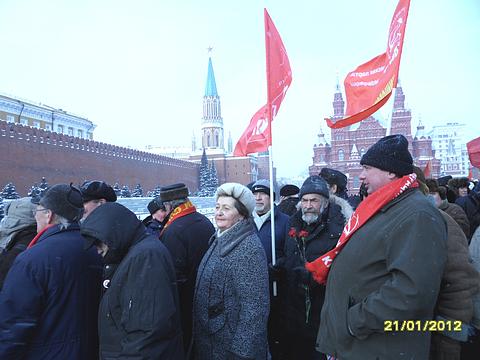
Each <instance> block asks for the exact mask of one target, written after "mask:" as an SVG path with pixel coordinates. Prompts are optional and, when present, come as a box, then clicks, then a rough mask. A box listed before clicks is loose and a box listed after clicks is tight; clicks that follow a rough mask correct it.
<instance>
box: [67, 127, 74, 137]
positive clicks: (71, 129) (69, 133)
mask: <svg viewBox="0 0 480 360" xmlns="http://www.w3.org/2000/svg"><path fill="white" fill-rule="evenodd" d="M68 135H70V136H73V128H71V127H69V128H68Z"/></svg>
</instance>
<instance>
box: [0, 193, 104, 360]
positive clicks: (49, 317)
mask: <svg viewBox="0 0 480 360" xmlns="http://www.w3.org/2000/svg"><path fill="white" fill-rule="evenodd" d="M82 211H83V202H82V195H81V193H80V191H79V190H78V189H77V188H75V187H72V186H71V185H67V184H58V185H54V186H52V187H50V188H49V189H48V190H47V191H46V192H45V193H44V194H43V196H42V197H41V198H40V200H39V202H38V204H37V206H36V209H35V210H34V213H35V219H36V222H37V232H38V234H37V236H36V237H35V238H34V239H33V240H32V241H31V242H30V244H29V246H28V248H27V250H25V251H24V252H22V253H21V254H20V255H18V256H17V258H16V259H15V261H14V263H13V265H12V267H11V268H10V271H9V273H8V275H7V277H6V279H5V283H4V286H3V288H2V291H1V292H0V359H59V360H60V359H74V360H81V359H96V358H97V356H98V336H97V312H98V304H99V300H100V291H99V290H100V287H99V285H100V282H101V275H102V265H101V258H100V256H99V255H98V254H97V252H96V251H95V250H94V249H93V248H92V249H90V250H89V251H85V250H84V239H83V237H82V236H81V235H80V229H79V226H78V220H79V219H80V218H81V216H82Z"/></svg>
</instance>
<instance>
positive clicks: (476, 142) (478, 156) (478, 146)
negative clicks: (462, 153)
mask: <svg viewBox="0 0 480 360" xmlns="http://www.w3.org/2000/svg"><path fill="white" fill-rule="evenodd" d="M467 151H468V157H469V158H470V163H471V164H472V165H473V166H475V167H477V168H480V137H478V138H476V139H473V140H472V141H469V142H468V143H467Z"/></svg>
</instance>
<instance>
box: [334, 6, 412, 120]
mask: <svg viewBox="0 0 480 360" xmlns="http://www.w3.org/2000/svg"><path fill="white" fill-rule="evenodd" d="M409 7H410V0H399V2H398V5H397V8H396V9H395V13H394V14H393V18H392V21H391V23H390V30H389V33H388V43H387V51H386V52H384V53H383V54H381V55H378V56H377V57H375V58H373V59H372V60H370V61H368V62H366V63H365V64H362V65H360V66H359V67H357V68H356V69H355V70H353V71H351V72H349V73H348V75H347V77H346V78H345V81H344V86H345V94H346V97H347V111H346V114H345V116H346V118H345V119H341V120H337V121H336V122H333V121H332V119H329V118H326V119H325V120H326V122H327V125H328V126H329V127H330V128H334V129H338V128H342V127H345V126H349V125H352V124H355V123H357V122H359V121H362V120H363V119H366V118H367V117H369V116H370V115H372V114H373V113H374V112H376V111H377V110H378V109H379V108H381V107H382V106H383V105H384V104H385V103H386V102H387V100H388V99H389V97H390V95H391V94H392V90H393V88H395V87H396V86H397V80H398V71H399V67H400V58H401V55H402V47H403V38H404V35H405V27H406V25H407V17H408V9H409Z"/></svg>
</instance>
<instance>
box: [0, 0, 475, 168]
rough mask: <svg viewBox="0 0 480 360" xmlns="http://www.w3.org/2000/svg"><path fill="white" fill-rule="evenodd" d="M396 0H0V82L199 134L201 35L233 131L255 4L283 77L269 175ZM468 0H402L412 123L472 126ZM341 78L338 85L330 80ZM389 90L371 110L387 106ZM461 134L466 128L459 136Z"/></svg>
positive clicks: (87, 110)
mask: <svg viewBox="0 0 480 360" xmlns="http://www.w3.org/2000/svg"><path fill="white" fill-rule="evenodd" d="M396 5H397V1H396V0H365V1H357V0H336V1H318V0H308V1H307V0H306V1H302V0H297V1H280V0H271V1H254V0H243V1H235V2H233V1H225V0H212V1H206V0H204V1H193V0H191V1H182V0H175V1H173V0H172V1H165V0H137V1H123V0H82V1H74V0H70V1H61V0H49V1H34V0H2V1H0V34H1V39H2V56H0V79H1V81H0V92H2V93H7V94H11V95H15V96H19V97H22V98H26V99H30V100H33V101H35V102H40V103H44V104H48V105H50V106H54V107H57V108H62V109H64V110H66V111H69V112H72V113H77V114H79V115H82V116H85V117H87V118H88V119H89V120H91V121H93V122H94V123H95V124H96V125H97V129H96V130H95V132H94V137H95V139H96V140H99V141H103V142H107V143H111V144H116V145H122V146H131V147H134V148H138V149H145V146H146V145H157V146H162V145H163V146H174V145H176V146H190V144H191V138H192V132H195V133H196V135H197V136H198V135H199V134H200V124H201V117H202V97H203V94H204V89H205V80H206V76H207V64H208V53H207V50H206V49H207V47H209V46H212V47H213V53H212V60H213V66H214V70H215V77H216V81H217V89H218V92H219V95H220V98H221V102H222V116H223V119H224V126H225V137H227V136H228V131H231V133H232V137H233V139H234V144H235V142H236V140H237V139H238V137H239V136H240V134H241V133H242V132H243V130H244V129H245V127H246V126H247V125H248V123H249V121H250V118H251V116H252V115H253V114H254V113H255V111H256V110H258V108H259V107H260V106H262V105H263V104H264V103H265V101H266V79H265V46H264V24H263V8H264V7H266V8H267V9H268V11H269V13H270V16H271V17H272V20H273V21H274V23H275V25H276V27H277V29H278V31H279V33H280V35H281V36H282V39H283V42H284V44H285V47H286V49H287V52H288V56H289V59H290V64H291V67H292V72H293V82H292V85H291V87H290V89H289V91H288V93H287V96H286V98H285V100H284V102H283V104H282V107H281V109H280V111H279V114H278V116H277V118H276V119H275V121H274V126H273V131H274V151H275V152H274V159H275V165H276V166H277V168H278V172H279V175H280V176H294V175H297V174H299V173H301V172H303V171H305V170H306V169H307V167H308V165H310V164H311V162H312V160H311V158H312V155H313V151H312V146H313V144H314V143H315V142H316V140H317V137H316V134H317V133H318V131H319V129H320V125H321V124H322V125H323V128H324V131H325V132H328V131H327V128H326V126H325V125H324V121H323V120H322V119H323V118H324V117H325V116H328V115H331V114H332V112H333V110H332V105H331V102H332V100H333V93H334V90H335V85H336V81H337V80H336V79H337V76H338V78H339V79H340V83H341V84H342V85H343V79H344V77H345V75H346V74H347V73H348V71H350V70H353V69H354V68H356V67H357V66H358V65H360V64H362V63H364V62H366V61H368V60H370V59H371V58H373V57H374V56H377V55H379V54H380V53H382V52H384V51H385V49H386V44H387V32H388V27H389V24H390V20H391V18H392V15H393V11H394V9H395V7H396ZM479 39H480V2H479V1H478V0H461V1H451V0H412V2H411V5H410V13H409V17H408V21H407V28H406V35H405V43H404V47H403V55H402V60H401V65H400V82H401V85H402V87H403V90H404V93H405V95H406V103H407V106H408V107H410V108H411V109H412V113H413V125H414V129H413V131H415V127H416V125H417V123H418V120H419V119H420V118H421V119H422V121H423V123H424V124H425V125H426V127H427V130H429V129H431V126H433V125H435V124H444V123H447V122H459V123H465V124H468V126H469V132H468V133H469V136H470V137H471V138H474V137H477V136H479V135H480V119H479V115H478V113H477V109H476V105H477V104H478V93H479V92H478V90H477V88H478V84H479V83H480V71H479V66H480V40H479ZM342 88H343V86H342ZM391 108H392V104H391V102H389V103H387V104H386V105H385V106H384V108H383V109H382V110H381V111H380V114H378V115H379V117H380V118H381V119H383V120H387V119H388V117H389V114H390V112H391ZM467 140H470V139H467Z"/></svg>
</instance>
